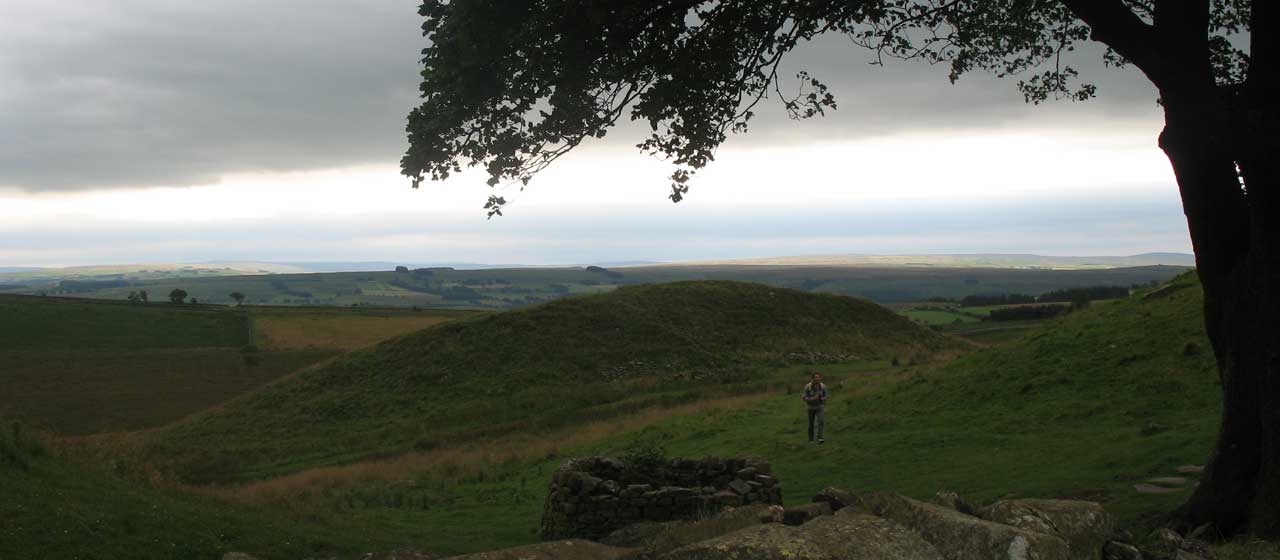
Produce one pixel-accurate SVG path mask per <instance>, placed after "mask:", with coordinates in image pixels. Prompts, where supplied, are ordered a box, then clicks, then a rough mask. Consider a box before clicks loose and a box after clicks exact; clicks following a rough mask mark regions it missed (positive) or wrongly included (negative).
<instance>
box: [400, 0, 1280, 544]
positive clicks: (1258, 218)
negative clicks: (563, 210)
mask: <svg viewBox="0 0 1280 560" xmlns="http://www.w3.org/2000/svg"><path fill="white" fill-rule="evenodd" d="M419 12H420V14H421V15H423V16H425V17H426V18H427V19H426V23H425V24H424V25H423V32H424V35H425V36H426V37H427V39H428V41H429V44H428V46H427V47H426V48H425V49H424V50H423V51H422V53H423V59H422V62H423V64H424V69H423V72H422V77H423V81H422V97H423V102H422V105H421V106H419V107H418V108H416V109H414V110H413V111H412V112H411V113H410V114H409V122H408V127H407V132H408V136H409V149H408V151H407V152H406V153H405V155H404V157H403V159H402V160H401V169H402V172H403V173H404V174H405V175H407V176H408V177H410V178H411V179H412V180H413V184H414V186H415V187H416V186H418V184H419V183H420V182H421V181H422V180H424V179H431V180H442V179H446V178H448V177H449V176H450V175H451V174H452V173H456V172H459V171H461V170H462V168H463V166H483V167H484V169H485V170H486V171H487V172H488V174H489V177H490V178H489V184H490V185H491V186H496V185H499V184H503V183H517V184H520V185H521V188H523V185H524V184H526V183H527V182H528V181H529V179H530V177H532V176H533V175H534V174H536V173H537V172H538V171H540V170H542V169H544V168H546V166H548V165H550V164H551V163H552V162H554V161H555V160H556V159H557V158H559V157H560V156H562V155H564V154H565V153H567V152H568V151H569V150H572V149H573V148H574V147H576V146H578V145H579V144H581V143H582V142H583V141H585V140H587V139H589V138H600V137H603V136H605V134H607V133H608V131H609V129H610V128H611V127H613V126H615V125H616V124H617V123H618V122H619V121H620V120H621V119H623V118H624V117H625V118H627V119H631V120H639V121H642V122H644V123H647V124H648V125H649V130H650V135H649V136H648V138H647V139H645V140H644V141H643V142H641V143H640V144H639V145H638V146H637V147H638V148H639V149H640V150H641V151H643V152H647V153H651V154H654V155H657V156H661V157H664V158H666V159H668V160H670V161H671V163H672V164H673V165H674V166H675V170H674V171H673V173H672V174H671V195H670V196H671V199H672V200H673V201H679V200H680V199H681V198H682V197H684V196H685V194H686V193H687V192H688V187H689V180H690V176H691V175H692V174H693V173H694V172H696V171H697V170H698V169H700V168H702V167H704V166H705V165H707V164H708V163H709V162H711V161H712V160H713V159H714V156H715V151H716V148H717V147H718V146H719V145H720V144H721V143H723V142H724V141H725V140H726V139H727V137H728V135H729V134H730V133H739V132H745V131H747V129H748V127H749V125H750V123H751V120H752V117H753V116H754V115H755V114H756V111H757V110H758V109H759V107H760V103H761V102H762V101H764V100H765V99H766V98H770V99H772V100H774V101H775V102H777V103H779V104H780V105H781V107H782V108H783V110H785V111H786V112H787V113H788V114H789V115H790V116H791V117H792V118H795V119H803V118H809V117H813V116H817V115H822V114H823V113H824V112H826V111H827V110H831V109H835V108H836V97H835V94H834V92H831V91H828V89H827V87H826V86H825V85H823V83H822V82H821V81H820V79H819V78H818V77H814V76H810V75H808V74H805V73H803V72H802V73H800V74H799V75H797V76H782V75H780V73H779V68H780V67H781V66H780V64H781V61H782V59H783V57H784V56H785V55H786V54H787V53H789V52H791V51H792V50H793V49H794V48H796V46H797V45H799V44H800V43H802V42H804V41H806V40H809V39H812V38H814V37H816V36H818V35H820V34H826V33H833V34H841V35H844V36H847V37H848V38H849V39H850V42H851V43H852V44H853V45H856V46H857V47H862V48H865V49H870V50H871V51H872V52H874V53H875V54H876V55H877V57H879V58H878V60H883V58H884V57H897V58H906V59H920V60H923V61H925V62H928V63H935V64H940V65H943V66H945V67H946V68H947V69H948V71H949V74H950V78H951V79H952V80H953V81H954V80H956V79H958V78H960V77H961V76H963V75H964V74H965V73H968V72H972V71H976V70H978V71H986V72H991V73H994V74H996V75H998V76H1002V77H1005V76H1012V77H1014V79H1016V87H1018V88H1019V90H1020V91H1021V92H1022V93H1023V95H1024V96H1025V98H1026V100H1027V101H1028V102H1030V103H1040V102H1043V101H1046V100H1050V99H1071V100H1085V99H1088V98H1090V97H1092V96H1093V95H1094V94H1095V93H1096V89H1095V88H1094V87H1093V86H1091V85H1089V84H1088V83H1087V81H1082V80H1081V79H1080V78H1081V76H1079V73H1078V72H1077V71H1076V70H1075V68H1073V67H1072V65H1071V64H1072V62H1073V57H1074V56H1077V55H1078V53H1079V51H1078V50H1077V47H1078V46H1079V45H1080V44H1081V43H1083V42H1086V41H1092V42H1096V43H1100V44H1101V45H1103V46H1105V47H1106V54H1105V55H1104V57H1103V58H1104V61H1105V62H1106V63H1108V64H1112V65H1121V66H1122V65H1132V66H1134V67H1136V68H1137V69H1138V70H1139V71H1141V72H1142V73H1143V75H1145V76H1146V77H1147V78H1148V79H1149V80H1150V81H1151V83H1152V84H1154V85H1155V86H1156V89H1157V90H1158V92H1159V101H1160V103H1161V106H1162V108H1163V110H1164V115H1165V127H1164V130H1163V131H1162V132H1161V133H1160V136H1159V145H1160V148H1161V149H1162V150H1163V151H1164V152H1165V154H1166V155H1167V156H1168V158H1169V162H1170V164H1171V165H1172V168H1173V171H1174V175H1175V177H1176V178H1177V181H1178V191H1179V195H1180V197H1181V199H1182V205H1183V210H1184V212H1185V214H1186V217H1187V225H1188V231H1189V233H1190V235H1191V241H1192V245H1193V246H1194V247H1195V252H1196V267H1197V272H1198V274H1199V275H1200V278H1201V280H1202V283H1203V286H1204V296H1205V300H1204V301H1205V307H1204V315H1205V328H1206V331H1207V334H1208V336H1209V340H1210V343H1211V344H1212V346H1213V351H1214V356H1215V358H1216V359H1217V363H1218V369H1219V376H1220V379H1221V381H1222V389H1223V404H1224V407H1223V416H1222V421H1221V424H1220V429H1219V433H1218V441H1217V443H1216V446H1215V448H1214V451H1213V453H1212V454H1211V455H1210V457H1209V460H1208V463H1207V468H1206V471H1205V476H1204V479H1203V482H1202V483H1201V484H1200V486H1199V487H1197V488H1196V490H1195V493H1194V495H1193V496H1192V498H1191V499H1190V500H1189V501H1188V503H1187V504H1186V505H1185V506H1184V507H1183V508H1181V509H1180V510H1179V512H1178V513H1177V515H1176V517H1175V518H1176V519H1177V520H1178V521H1177V522H1176V523H1177V524H1178V525H1179V526H1180V527H1196V526H1199V525H1201V524H1204V523H1212V524H1213V526H1214V527H1215V529H1216V531H1217V532H1219V533H1221V534H1232V533H1236V532H1240V531H1243V530H1249V531H1252V532H1254V533H1256V534H1260V535H1265V536H1271V537H1280V507H1276V504H1278V503H1280V358H1277V356H1280V219H1278V218H1280V158H1277V157H1276V154H1277V153H1280V41H1278V40H1277V37H1278V36H1280V35H1277V33H1276V27H1277V26H1280V2H1277V1H1274V0H1258V1H1254V0H467V1H465V2H463V1H446V0H427V1H426V2H425V3H424V4H423V5H422V6H421V8H420V10H419ZM1246 44H1247V48H1244V47H1243V46H1242V45H1246ZM857 47H851V48H857ZM504 204H506V200H505V199H504V198H503V197H502V196H500V195H499V194H497V193H495V194H493V195H491V196H490V198H489V202H488V204H487V206H486V208H487V209H488V210H489V214H490V216H493V215H495V214H501V210H502V207H503V205H504Z"/></svg>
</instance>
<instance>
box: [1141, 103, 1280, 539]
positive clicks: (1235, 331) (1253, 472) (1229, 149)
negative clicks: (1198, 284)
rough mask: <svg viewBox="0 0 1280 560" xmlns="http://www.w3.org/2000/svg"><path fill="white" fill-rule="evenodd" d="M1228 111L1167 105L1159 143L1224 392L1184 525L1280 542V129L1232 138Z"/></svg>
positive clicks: (1262, 122) (1253, 128) (1249, 128)
mask: <svg viewBox="0 0 1280 560" xmlns="http://www.w3.org/2000/svg"><path fill="white" fill-rule="evenodd" d="M1170 101H1172V102H1170ZM1229 105H1230V104H1227V103H1223V102H1222V100H1216V101H1214V102H1212V103H1188V104H1181V103H1180V100H1166V123H1167V125H1166V128H1165V131H1164V132H1163V133H1162V134H1161V137H1160V146H1161V148H1162V149H1164V151H1165V153H1166V154H1168V156H1169V160H1170V162H1171V163H1172V164H1173V168H1174V173H1175V175H1176V176H1177V178H1178V185H1179V189H1180V191H1181V193H1182V199H1183V208H1184V210H1185V212H1186V215H1187V223H1188V225H1189V228H1190V231H1191V238H1192V243H1193V245H1194V246H1195V251H1196V264H1197V268H1198V272H1199V274H1200V278H1201V280H1202V283H1203V285H1204V295H1205V326H1206V330H1207V332H1208V335H1209V339H1210V341H1211V343H1212V346H1213V351H1214V355H1215V357H1216V358H1217V362H1218V368H1219V375H1220V378H1221V381H1222V391H1223V412H1222V420H1221V426H1220V428H1219V432H1218V442H1217V445H1216V447H1215V449H1214V451H1213V453H1212V455H1211V456H1210V458H1209V461H1208V465H1207V468H1206V471H1205V476H1204V478H1203V480H1202V482H1201V484H1200V487H1199V488H1197V489H1196V492H1195V494H1194V495H1193V496H1192V498H1191V499H1190V501H1189V502H1188V503H1187V504H1186V505H1185V506H1184V507H1183V508H1182V510H1181V511H1180V517H1181V520H1180V521H1181V523H1182V524H1184V526H1186V527H1192V526H1197V525H1200V524H1203V523H1213V525H1214V526H1215V527H1216V528H1217V530H1218V531H1220V532H1222V533H1223V534H1234V533H1237V532H1241V531H1244V530H1248V531H1250V532H1252V533H1254V534H1257V535H1261V536H1268V537H1273V538H1274V537H1280V379H1278V377H1277V376H1278V372H1280V292H1278V291H1277V290H1280V266H1278V265H1277V262H1278V261H1277V258H1278V256H1280V229H1278V228H1277V226H1280V215H1278V214H1277V213H1276V212H1275V209H1276V208H1275V200H1274V199H1275V198H1276V197H1277V195H1278V194H1280V193H1277V192H1276V191H1277V189H1280V174H1278V171H1280V165H1277V161H1276V158H1277V156H1278V155H1280V151H1277V149H1278V148H1280V147H1278V146H1277V136H1276V134H1277V133H1278V132H1280V130H1278V129H1277V128H1276V127H1274V126H1273V124H1274V123H1275V122H1276V119H1275V118H1274V114H1268V115H1265V116H1264V115H1252V118H1250V119H1248V123H1249V124H1248V125H1246V126H1242V127H1237V128H1235V129H1232V128H1231V127H1227V126H1222V123H1225V122H1235V123H1240V122H1241V120H1240V119H1238V118H1228V116H1227V115H1225V114H1224V112H1225V111H1226V109H1225V108H1224V107H1226V106H1229ZM1255 112H1256V111H1255ZM1265 112H1266V113H1274V112H1273V111H1271V110H1266V111H1265ZM1238 116H1239V115H1236V117H1238ZM1242 140H1243V141H1242ZM1237 165H1238V166H1239V169H1240V171H1241V174H1242V176H1243V179H1244V182H1245V183H1244V184H1245V185H1248V187H1247V188H1242V187H1241V184H1240V180H1239V178H1238V176H1237V172H1236V166H1237Z"/></svg>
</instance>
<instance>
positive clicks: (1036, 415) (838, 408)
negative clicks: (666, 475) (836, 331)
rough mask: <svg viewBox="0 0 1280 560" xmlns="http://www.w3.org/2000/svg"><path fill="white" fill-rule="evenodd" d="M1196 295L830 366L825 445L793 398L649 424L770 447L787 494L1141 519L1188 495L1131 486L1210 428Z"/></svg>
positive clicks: (1167, 296)
mask: <svg viewBox="0 0 1280 560" xmlns="http://www.w3.org/2000/svg"><path fill="white" fill-rule="evenodd" d="M1201 305H1202V304H1201V297H1200V288H1199V283H1198V281H1197V280H1196V277H1195V276H1194V274H1188V275H1183V276H1180V277H1178V278H1177V279H1175V280H1174V281H1173V282H1172V283H1170V284H1168V285H1166V286H1165V287H1163V288H1161V289H1159V290H1157V291H1148V292H1145V293H1143V294H1139V295H1135V296H1133V297H1130V298H1128V299H1126V300H1119V301H1115V302H1111V303H1108V304H1106V305H1098V306H1095V307H1093V308H1091V309H1088V310H1084V311H1080V312H1076V313H1072V314H1071V315H1069V316H1066V317H1063V318H1060V319H1054V320H1051V321H1047V322H1045V323H1044V324H1042V325H1041V326H1040V327H1038V328H1036V329H1035V330H1033V331H1032V332H1031V333H1029V334H1028V335H1027V336H1026V337H1024V338H1023V339H1022V340H1020V341H1017V342H1014V343H1011V344H1009V345H1007V346H1003V347H999V348H988V349H982V350H978V351H975V352H972V353H969V354H966V355H964V356H961V357H960V358H958V359H956V360H954V361H952V362H950V363H947V364H945V365H941V366H927V367H914V368H902V369H899V370H896V371H893V372H886V373H884V374H879V375H869V376H868V375H842V374H840V373H839V372H833V373H834V375H833V377H835V378H836V379H837V381H836V383H837V384H839V385H842V386H841V387H839V388H836V389H834V390H833V395H832V403H831V404H830V405H829V407H828V411H827V422H828V443H827V445H825V446H822V447H818V448H813V447H809V446H806V445H804V444H803V441H804V438H805V435H804V429H805V426H804V425H803V422H804V417H803V415H802V413H801V411H800V405H799V403H797V402H796V401H795V397H794V396H791V397H786V398H777V399H772V400H767V401H763V402H762V403H761V404H760V405H758V406H755V407H752V408H751V409H750V410H737V411H726V412H725V413H723V414H719V415H706V416H697V417H690V418H684V419H673V420H672V421H670V422H668V423H666V424H665V425H661V426H658V427H657V428H655V430H656V432H657V434H659V439H662V440H663V441H665V443H666V445H667V447H668V448H669V450H670V451H671V452H672V453H677V454H688V455H701V454H707V453H712V454H737V453H756V454H761V455H764V456H767V457H770V458H771V459H772V460H773V461H774V466H775V468H776V469H777V470H778V471H779V472H780V474H781V478H782V480H783V483H784V491H785V495H786V496H787V500H788V501H802V500H804V499H805V498H806V497H807V496H809V495H812V493H813V492H815V491H816V490H818V489H819V488H820V487H821V486H823V485H826V484H834V485H842V486H846V487H849V488H852V489H891V490H896V491H899V492H903V493H907V494H911V495H915V496H918V497H922V498H926V497H929V496H931V495H932V494H933V492H935V491H937V490H941V489H948V490H955V491H960V492H962V493H965V494H967V495H968V496H970V497H971V498H973V499H975V500H978V501H985V500H991V499H995V498H997V497H1000V496H1003V495H1006V494H1017V495H1020V496H1049V497H1053V496H1066V497H1085V498H1088V499H1096V500H1102V501H1104V502H1108V503H1109V504H1110V505H1111V507H1112V508H1113V509H1114V510H1115V511H1117V512H1119V513H1121V514H1122V515H1123V516H1124V517H1125V518H1126V519H1128V520H1130V521H1135V520H1139V519H1143V518H1145V517H1146V516H1149V515H1154V514H1156V513H1158V512H1164V511H1169V510H1171V509H1172V508H1173V507H1174V506H1175V505H1176V504H1177V503H1178V502H1179V501H1180V500H1182V499H1185V497H1186V494H1185V492H1183V493H1175V494H1169V495H1156V496H1152V495H1146V494H1138V493H1136V492H1135V491H1134V490H1133V488H1132V485H1133V484H1134V483H1137V482H1142V481H1143V480H1145V479H1146V478H1149V477H1156V476H1170V475H1172V474H1173V468H1174V467H1176V466H1178V465H1184V464H1203V461H1204V460H1205V458H1206V457H1207V455H1208V452H1209V450H1210V448H1211V446H1212V443H1213V441H1214V437H1215V434H1216V430H1217V422H1218V415H1219V411H1220V407H1221V389H1220V387H1219V386H1218V380H1217V372H1216V369H1215V366H1214V360H1213V356H1212V354H1211V352H1210V351H1209V346H1208V341H1207V340H1206V338H1205V336H1204V331H1203V327H1202V315H1201ZM1189 488H1190V485H1188V490H1187V491H1188V492H1189Z"/></svg>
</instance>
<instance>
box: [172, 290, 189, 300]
mask: <svg viewBox="0 0 1280 560" xmlns="http://www.w3.org/2000/svg"><path fill="white" fill-rule="evenodd" d="M186 300H187V291H186V290H184V289H182V288H174V289H173V291H171V292H169V301H171V302H173V303H182V302H184V301H186Z"/></svg>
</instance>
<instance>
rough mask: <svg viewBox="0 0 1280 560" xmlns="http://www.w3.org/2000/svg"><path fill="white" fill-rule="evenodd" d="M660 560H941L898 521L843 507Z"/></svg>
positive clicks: (735, 535) (685, 549) (701, 544)
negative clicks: (795, 523) (808, 518)
mask: <svg viewBox="0 0 1280 560" xmlns="http://www.w3.org/2000/svg"><path fill="white" fill-rule="evenodd" d="M659 558H660V559H661V560H726V559H732V560H774V559H779V558H785V559H788V560H843V559H846V558H857V559H860V560H943V558H944V556H942V555H941V554H939V552H938V550H937V549H936V548H935V547H934V546H933V545H931V544H929V543H928V542H926V541H925V540H924V539H922V538H921V537H920V536H919V535H918V534H916V533H915V532H913V531H911V530H909V529H907V528H906V527H904V526H902V525H901V524H899V523H896V522H894V521H891V520H888V519H883V518H879V517H875V516H871V515H866V514H861V513H858V512H855V511H852V510H842V511H840V512H838V513H837V514H836V515H833V516H824V517H821V518H819V519H815V520H813V521H810V522H808V523H805V524H804V525H801V526H798V527H793V526H788V525H779V524H773V523H771V524H767V525H760V526H756V527H750V528H747V529H742V530H739V531H735V532H733V533H729V534H727V535H724V536H721V537H717V538H714V539H709V540H705V541H701V542H698V543H695V544H691V545H689V546H685V547H682V548H679V549H676V550H674V551H671V552H670V553H667V554H665V555H663V556H661V557H659Z"/></svg>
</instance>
